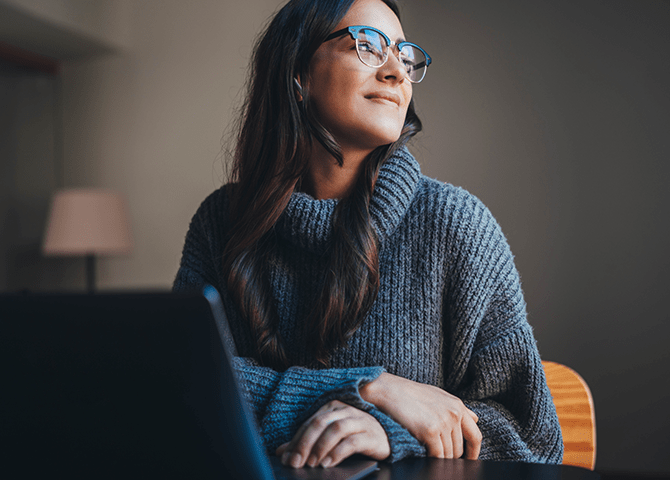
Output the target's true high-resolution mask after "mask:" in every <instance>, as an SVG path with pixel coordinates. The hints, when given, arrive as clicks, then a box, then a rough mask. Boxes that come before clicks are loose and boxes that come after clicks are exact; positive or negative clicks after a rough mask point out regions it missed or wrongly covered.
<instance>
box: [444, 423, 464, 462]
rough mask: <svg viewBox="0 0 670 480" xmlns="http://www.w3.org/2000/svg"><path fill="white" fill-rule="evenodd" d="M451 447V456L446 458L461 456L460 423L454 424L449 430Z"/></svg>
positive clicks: (461, 437)
mask: <svg viewBox="0 0 670 480" xmlns="http://www.w3.org/2000/svg"><path fill="white" fill-rule="evenodd" d="M451 448H452V452H453V457H447V458H461V457H462V456H463V431H462V430H461V426H460V424H456V425H454V428H453V429H452V430H451Z"/></svg>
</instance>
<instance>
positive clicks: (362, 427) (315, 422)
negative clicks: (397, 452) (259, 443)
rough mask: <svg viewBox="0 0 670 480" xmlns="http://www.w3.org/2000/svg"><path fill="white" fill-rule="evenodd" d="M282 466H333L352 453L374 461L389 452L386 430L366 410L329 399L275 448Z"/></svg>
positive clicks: (381, 458) (382, 457) (386, 455)
mask: <svg viewBox="0 0 670 480" xmlns="http://www.w3.org/2000/svg"><path fill="white" fill-rule="evenodd" d="M276 453H277V456H278V457H280V458H281V461H282V463H283V464H284V465H287V466H291V467H293V468H301V467H303V466H305V465H308V466H310V467H315V466H317V465H320V466H322V467H332V466H335V465H337V464H338V463H340V462H341V461H342V460H344V459H345V458H347V457H349V456H351V455H353V454H354V453H362V454H364V455H367V456H368V457H371V458H373V459H375V460H384V459H385V458H386V457H388V456H389V455H390V454H391V447H390V445H389V441H388V437H387V436H386V432H385V431H384V429H383V428H382V426H381V425H380V424H379V422H378V421H377V420H376V419H375V418H374V417H373V416H372V415H370V414H369V413H366V412H364V411H363V410H359V409H358V408H355V407H352V406H351V405H347V404H346V403H344V402H340V401H339V400H332V401H330V402H328V403H327V404H325V405H324V406H323V407H321V408H320V409H319V410H318V411H317V412H316V413H315V414H314V415H312V416H311V417H310V418H308V419H307V420H306V421H305V423H303V424H302V425H301V426H300V428H299V429H298V431H297V432H296V434H295V436H294V437H293V439H292V440H291V441H290V442H288V443H285V444H283V445H281V446H280V447H279V448H277V452H276Z"/></svg>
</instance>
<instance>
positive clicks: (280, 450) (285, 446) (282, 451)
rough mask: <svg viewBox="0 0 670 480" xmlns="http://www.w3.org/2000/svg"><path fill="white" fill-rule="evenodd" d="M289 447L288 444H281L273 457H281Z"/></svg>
mask: <svg viewBox="0 0 670 480" xmlns="http://www.w3.org/2000/svg"><path fill="white" fill-rule="evenodd" d="M288 446H289V442H286V443H283V444H281V445H279V446H278V447H277V450H276V451H275V455H277V456H278V457H281V456H282V455H283V453H284V452H285V451H286V449H287V448H288Z"/></svg>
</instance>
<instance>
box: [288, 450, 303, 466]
mask: <svg viewBox="0 0 670 480" xmlns="http://www.w3.org/2000/svg"><path fill="white" fill-rule="evenodd" d="M289 462H290V463H291V466H292V467H293V468H300V467H302V455H300V454H299V453H294V454H292V455H291V460H289Z"/></svg>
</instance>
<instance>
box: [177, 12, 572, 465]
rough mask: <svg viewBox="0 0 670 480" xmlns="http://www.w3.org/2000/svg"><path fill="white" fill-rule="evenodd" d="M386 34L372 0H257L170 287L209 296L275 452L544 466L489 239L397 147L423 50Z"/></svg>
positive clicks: (522, 350) (504, 251) (548, 436)
mask: <svg viewBox="0 0 670 480" xmlns="http://www.w3.org/2000/svg"><path fill="white" fill-rule="evenodd" d="M404 38H405V36H404V33H403V30H402V26H401V24H400V21H399V18H398V10H397V7H396V5H395V3H394V2H393V1H392V0H384V1H382V0H340V1H336V0H292V1H290V2H289V3H288V4H287V5H286V6H284V7H283V8H282V9H281V10H280V11H279V12H278V13H277V14H276V16H275V17H274V19H273V20H272V22H271V23H270V25H269V26H268V28H267V30H266V32H265V34H264V35H263V36H262V37H261V39H260V40H259V43H258V44H257V46H256V49H255V54H254V59H253V68H252V71H251V78H250V84H249V90H248V95H247V102H246V104H245V108H244V111H243V116H242V119H241V127H240V129H239V135H238V143H237V148H236V153H235V158H234V170H233V180H234V181H233V182H231V183H229V184H228V185H225V186H224V187H222V188H221V189H219V190H217V191H216V192H214V193H213V194H212V195H210V196H209V197H208V198H207V199H206V200H205V201H204V202H203V204H202V205H201V207H200V209H199V210H198V212H197V213H196V215H195V216H194V218H193V220H192V222H191V225H190V228H189V232H188V234H187V237H186V243H185V246H184V252H183V257H182V261H181V266H180V269H179V272H178V273H177V278H176V280H175V284H174V289H175V290H176V291H183V290H189V289H195V288H199V287H201V286H202V285H203V284H205V283H209V284H212V285H214V286H215V287H217V288H218V289H219V291H220V292H221V294H222V296H223V298H224V302H225V303H226V306H227V310H228V312H229V317H230V319H229V320H230V322H231V331H232V334H233V336H234V340H235V343H236V346H237V349H238V354H239V357H238V358H236V360H235V361H236V368H237V370H238V372H239V374H240V377H241V379H242V381H243V383H244V384H245V387H246V389H247V392H248V396H249V399H250V401H251V403H252V405H253V408H254V410H255V413H256V416H257V418H258V419H259V423H260V427H261V431H262V436H263V439H264V442H265V444H266V446H267V447H268V449H270V450H271V451H274V452H275V453H276V454H277V455H278V456H280V457H281V459H282V462H283V463H284V464H286V465H291V466H293V467H302V466H304V465H309V466H316V465H321V466H324V467H327V466H330V465H335V464H337V463H339V462H340V461H341V460H342V459H344V458H346V457H348V456H350V455H352V454H353V453H363V454H366V455H368V456H370V457H372V458H375V459H378V460H383V459H386V460H389V461H395V460H398V459H400V458H403V457H406V456H410V455H417V456H418V455H429V456H434V457H446V458H456V457H465V458H482V459H499V460H500V459H502V460H520V461H531V462H560V461H561V457H562V441H561V435H560V427H559V425H558V421H557V418H556V413H555V410H554V406H553V403H552V400H551V397H550V395H549V391H548V389H547V387H546V383H545V380H544V374H543V369H542V365H541V363H540V357H539V355H538V352H537V349H536V346H535V341H534V339H533V335H532V332H531V328H530V326H529V325H528V323H527V321H526V313H525V303H524V300H523V295H522V292H521V288H520V284H519V276H518V274H517V271H516V269H515V267H514V264H513V257H512V254H511V252H510V250H509V248H508V246H507V243H506V240H505V238H504V236H503V234H502V232H501V231H500V228H499V226H498V225H497V223H496V222H495V220H494V219H493V217H492V216H491V214H490V213H489V211H488V210H487V209H486V207H484V206H483V205H482V204H481V202H479V200H477V199H476V198H475V197H474V196H472V195H470V194H469V193H467V192H466V191H464V190H462V189H459V188H456V187H453V186H451V185H447V184H442V183H439V182H437V181H434V180H431V179H428V178H426V177H424V176H422V175H421V173H420V169H419V165H418V164H417V162H416V161H415V160H414V158H413V157H412V156H411V155H410V153H409V152H408V150H407V149H406V147H405V146H404V145H405V143H406V142H407V140H408V139H409V138H411V137H412V136H413V135H415V134H416V133H417V132H418V131H420V129H421V123H420V121H419V119H418V117H417V116H416V113H415V111H414V107H413V103H412V88H413V86H412V84H413V83H416V82H419V81H421V79H422V78H423V75H424V74H425V70H426V68H427V66H428V64H429V63H430V58H429V57H428V56H427V54H425V52H424V51H423V50H421V49H420V47H418V46H415V45H412V44H407V42H404ZM403 42H404V43H403ZM387 47H388V48H387Z"/></svg>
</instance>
